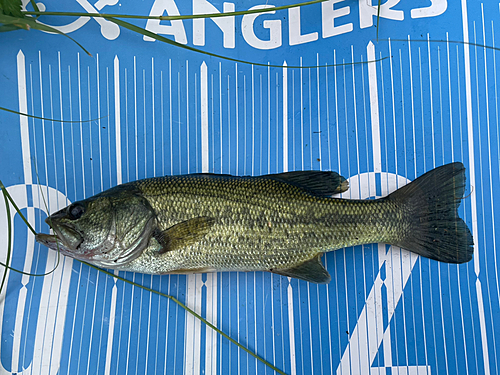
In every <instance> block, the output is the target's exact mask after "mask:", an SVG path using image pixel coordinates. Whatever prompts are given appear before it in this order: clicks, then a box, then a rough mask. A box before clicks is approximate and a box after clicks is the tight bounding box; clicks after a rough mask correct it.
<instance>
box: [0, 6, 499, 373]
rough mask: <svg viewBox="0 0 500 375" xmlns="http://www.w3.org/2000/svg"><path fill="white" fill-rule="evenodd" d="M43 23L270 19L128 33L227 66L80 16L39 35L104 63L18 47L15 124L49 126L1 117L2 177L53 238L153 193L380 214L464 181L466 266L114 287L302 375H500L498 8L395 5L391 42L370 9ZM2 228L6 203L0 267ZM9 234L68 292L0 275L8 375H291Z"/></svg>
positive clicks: (154, 11)
mask: <svg viewBox="0 0 500 375" xmlns="http://www.w3.org/2000/svg"><path fill="white" fill-rule="evenodd" d="M26 3H27V2H26ZM38 4H39V7H40V9H41V10H43V11H46V12H48V11H72V12H80V13H99V12H100V13H110V14H139V15H170V16H173V15H190V14H204V13H220V12H233V11H242V10H249V9H261V10H264V11H265V13H253V14H246V15H237V16H226V17H222V18H211V19H206V20H204V19H196V20H193V19H176V20H172V21H159V20H128V21H129V22H132V23H134V24H135V25H137V26H139V27H141V28H146V29H147V30H149V31H150V32H152V33H157V34H159V35H161V36H163V37H165V38H168V39H169V40H173V41H175V42H177V43H179V44H181V45H184V46H188V47H190V48H194V49H198V50H201V51H205V52H209V53H210V54H211V55H209V54H204V53H200V52H198V51H196V50H192V49H191V50H188V49H184V48H181V47H179V46H175V45H170V44H167V43H162V42H160V41H154V40H151V39H150V38H147V37H143V36H141V35H138V34H135V33H133V32H131V31H129V30H126V29H125V28H123V27H120V26H117V25H116V24H114V23H112V22H111V21H109V20H106V19H103V18H90V17H84V16H83V15H82V16H80V17H76V16H75V17H72V18H62V17H61V18H59V17H56V16H48V15H46V16H42V17H40V19H39V20H40V22H44V23H46V24H48V25H51V26H55V27H57V28H59V30H61V31H63V32H65V33H67V34H68V35H69V36H71V37H72V38H74V39H75V40H77V41H78V42H79V43H81V44H82V45H83V46H84V47H85V48H86V49H87V50H88V51H89V52H90V53H91V54H92V56H88V55H87V54H86V53H85V52H84V51H83V50H82V49H80V48H79V47H78V46H77V45H76V44H75V43H73V42H72V41H71V40H69V39H68V38H65V37H64V36H61V35H54V34H48V33H43V32H39V31H35V30H31V31H15V32H8V33H2V34H1V35H0V36H1V38H0V50H1V51H2V53H1V56H0V62H1V63H0V84H1V87H2V95H1V97H0V106H2V107H6V108H9V109H12V110H14V111H18V112H22V113H27V114H30V115H34V116H38V118H33V117H26V116H20V115H19V114H13V113H9V112H5V111H0V139H1V140H2V145H1V146H0V178H1V180H2V182H3V183H4V184H5V186H6V187H7V190H8V191H9V193H10V194H11V195H12V197H13V198H14V200H15V201H16V202H17V204H18V206H19V207H20V208H21V210H22V212H23V213H24V215H25V216H26V217H27V219H28V220H29V222H30V223H32V225H33V226H34V228H35V230H37V231H39V232H44V233H48V231H49V228H48V226H47V225H46V224H45V223H44V219H45V218H46V217H47V214H48V213H51V212H55V211H56V210H58V209H61V208H62V207H64V206H66V205H68V204H69V203H70V202H73V201H76V200H80V199H83V198H86V197H90V196H92V195H94V194H97V193H99V192H101V191H103V190H105V189H108V188H110V187H113V186H116V185H118V184H120V183H125V182H128V181H134V180H137V179H141V178H146V177H153V176H162V175H177V174H186V173H198V172H211V173H225V174H233V175H261V174H268V173H276V172H283V171H294V170H310V169H314V170H333V171H338V172H339V173H340V174H342V175H343V176H345V177H346V178H348V179H349V182H350V189H349V190H348V191H347V192H345V193H343V194H342V197H344V198H352V199H370V198H371V199H373V198H377V197H382V196H385V195H387V194H388V193H390V192H392V191H394V190H396V189H397V188H398V187H400V186H403V185H404V184H406V183H408V182H409V181H411V180H413V179H415V178H416V177H418V176H420V175H422V174H423V173H425V172H426V171H428V170H430V169H432V168H434V167H437V166H440V165H443V164H446V163H449V162H452V161H461V162H463V163H464V165H465V166H466V168H467V190H466V195H467V197H466V198H465V199H464V200H463V201H462V204H461V206H460V208H459V213H460V216H461V217H462V218H463V219H464V220H465V222H466V223H467V225H468V226H469V228H470V229H471V232H472V234H473V236H474V243H475V252H474V258H473V260H472V261H471V262H469V263H467V264H463V265H449V264H440V263H438V262H435V261H431V260H428V259H425V258H419V257H418V256H416V255H415V254H411V253H409V252H408V251H406V250H402V249H399V248H396V247H391V246H388V245H384V244H372V245H366V246H356V247H354V248H345V249H340V250H337V251H334V252H330V253H327V254H326V255H325V256H324V257H323V262H324V264H325V266H326V268H327V270H328V271H329V273H330V274H331V276H332V281H331V282H330V283H329V284H328V285H316V284H310V283H307V282H304V281H298V280H295V279H288V278H286V277H282V276H279V275H276V274H270V273H265V272H249V273H237V272H223V273H213V274H194V275H170V276H162V277H160V276H149V275H142V274H133V273H125V272H120V273H116V275H119V276H122V277H125V278H126V279H129V280H132V281H134V282H136V283H139V284H141V285H144V286H146V287H148V288H152V289H154V290H157V291H161V292H163V293H166V294H169V295H171V296H173V297H175V298H177V299H179V300H180V301H181V302H183V303H185V304H186V305H187V306H189V307H190V308H192V309H193V310H195V311H196V312H198V313H199V314H201V315H202V316H203V317H205V318H206V319H207V320H208V321H210V322H212V323H214V324H215V325H216V326H217V327H218V328H220V329H221V330H222V331H223V332H225V333H227V334H228V335H229V336H231V337H232V338H234V339H235V340H237V341H238V342H239V343H241V344H242V345H243V346H245V347H248V348H249V350H250V351H252V352H255V353H256V354H257V355H258V356H260V357H262V358H264V359H265V360H267V361H269V362H270V363H272V364H274V365H275V366H276V367H277V368H278V369H280V370H282V371H284V372H285V373H287V374H342V375H346V374H389V373H390V374H418V375H420V374H499V360H500V324H498V322H499V321H500V287H499V275H498V264H499V262H500V256H499V255H498V253H497V248H496V239H497V237H498V233H497V232H496V231H495V229H494V228H495V222H496V221H497V220H500V218H497V216H496V215H498V214H500V202H499V199H498V198H494V194H493V193H494V188H495V187H498V186H499V184H500V163H499V160H500V148H499V145H500V130H499V116H500V112H499V104H500V97H499V95H498V85H499V84H500V77H497V70H498V68H497V62H496V60H497V59H500V54H499V53H498V51H497V50H496V49H495V46H496V44H498V40H500V35H499V33H498V31H497V30H496V29H497V28H498V23H499V22H500V8H499V6H498V4H494V2H492V1H490V2H488V1H485V2H480V1H466V0H461V1H454V2H452V1H447V0H432V1H431V0H415V1H399V0H387V1H386V2H384V4H382V7H381V10H380V19H379V21H378V26H377V7H376V5H377V1H375V0H359V1H355V0H329V1H324V2H322V3H315V4H312V5H307V6H300V7H294V8H290V9H282V10H276V9H274V8H276V7H278V6H283V5H288V4H292V2H290V1H281V0H279V1H275V2H272V3H269V2H264V1H258V0H257V1H254V0H251V1H248V0H247V1H240V0H234V1H228V2H221V1H207V0H190V1H181V0H156V1H153V0H146V1H142V2H127V3H125V2H123V3H119V2H118V0H99V1H97V2H96V3H91V2H88V1H87V0H77V1H67V2H58V1H54V0H47V1H44V2H43V3H41V2H40V3H38ZM28 8H29V6H28ZM377 30H378V35H377ZM223 57H225V58H223ZM499 63H500V61H499ZM42 118H43V119H42ZM55 120H64V121H66V122H60V121H55ZM7 215H8V214H7V211H6V206H5V202H4V200H3V199H0V227H1V228H3V230H2V231H1V232H0V261H1V262H5V260H6V258H7V248H8V239H9V238H8V233H7V230H6V228H7V226H8V220H7V218H8V216H7ZM10 218H11V219H12V225H13V227H12V228H13V236H12V240H13V253H12V259H11V266H12V267H13V268H16V269H18V270H23V271H24V272H28V273H34V274H44V273H47V272H49V271H51V270H53V269H54V268H55V271H54V272H52V273H50V274H48V275H46V276H43V277H34V276H28V275H21V274H19V273H16V272H13V271H5V270H3V269H2V271H1V272H0V274H2V275H3V273H4V272H7V275H6V287H5V288H4V290H3V291H2V295H1V296H0V335H1V340H0V374H10V373H16V374H61V375H62V374H144V373H147V374H174V373H175V374H180V373H183V374H236V373H241V374H247V373H248V374H272V373H274V371H273V370H272V369H271V368H269V367H267V366H265V365H264V364H263V363H261V362H258V361H257V360H256V359H255V358H253V357H252V356H250V355H248V354H247V353H246V352H244V351H243V350H241V349H239V348H238V347H237V346H236V345H234V344H232V343H230V342H229V341H228V340H226V339H225V338H223V337H222V336H220V335H218V334H217V333H216V332H214V331H213V330H212V329H210V328H208V327H207V326H206V325H205V324H203V323H201V322H200V321H199V320H198V319H196V318H194V317H193V316H191V315H190V314H188V313H187V312H186V311H184V310H183V309H182V308H180V307H178V306H177V305H176V304H175V303H173V302H172V301H170V300H168V299H166V298H163V297H160V296H158V295H157V294H154V293H151V292H148V291H145V290H142V289H139V288H136V287H133V286H131V285H129V284H127V283H124V282H123V281H121V280H119V279H117V278H113V277H111V276H107V275H105V274H102V273H100V272H98V271H96V270H94V269H92V268H89V267H87V266H86V265H83V264H82V263H80V262H78V261H76V260H73V259H71V258H67V257H64V256H61V257H60V258H58V256H57V253H56V252H53V251H51V250H48V249H46V248H45V247H43V246H40V245H39V244H37V243H36V242H35V240H34V236H33V235H32V234H31V232H29V230H28V229H27V228H26V225H25V224H24V223H23V221H22V220H21V218H20V217H19V215H17V214H15V212H14V210H13V209H12V208H11V210H10ZM56 265H57V267H56ZM497 340H498V341H499V342H497Z"/></svg>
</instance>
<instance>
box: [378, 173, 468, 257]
mask: <svg viewBox="0 0 500 375" xmlns="http://www.w3.org/2000/svg"><path fill="white" fill-rule="evenodd" d="M464 189H465V167H464V166H463V164H462V163H452V164H447V165H443V166H442V167H438V168H436V169H433V170H431V171H429V172H427V173H425V174H424V175H422V176H420V177H419V178H417V179H416V180H415V181H413V182H411V183H410V184H408V185H406V186H404V187H402V188H401V189H398V190H397V191H395V192H394V193H392V194H390V195H389V196H388V197H387V199H388V200H393V201H399V202H401V203H403V204H404V205H405V206H406V207H407V212H408V213H409V215H408V217H409V219H410V220H411V225H410V229H409V231H408V233H407V235H406V237H405V238H404V239H403V240H401V241H399V243H396V244H395V245H397V246H400V247H402V248H404V249H407V250H410V251H412V252H414V253H416V254H418V255H421V256H424V257H426V258H430V259H435V260H438V261H440V262H446V263H464V262H468V261H469V260H471V259H472V253H473V251H474V246H473V245H474V241H473V238H472V235H471V233H470V231H469V228H467V225H466V224H465V222H464V221H463V220H462V219H460V218H459V217H458V212H457V209H458V206H459V205H460V201H461V199H462V198H463V195H464Z"/></svg>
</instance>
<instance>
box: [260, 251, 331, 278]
mask: <svg viewBox="0 0 500 375" xmlns="http://www.w3.org/2000/svg"><path fill="white" fill-rule="evenodd" d="M321 255H322V254H318V255H316V256H315V257H314V258H312V259H309V260H306V261H305V262H304V263H301V264H299V265H298V266H295V267H292V268H287V269H271V270H269V271H270V272H273V273H277V274H278V275H282V276H289V277H295V278H296V279H301V280H304V281H309V282H310V283H317V284H328V283H329V282H330V280H331V279H332V278H331V277H330V274H329V273H328V271H327V270H326V269H325V267H323V264H322V263H321Z"/></svg>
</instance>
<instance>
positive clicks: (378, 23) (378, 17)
mask: <svg viewBox="0 0 500 375" xmlns="http://www.w3.org/2000/svg"><path fill="white" fill-rule="evenodd" d="M381 4H382V0H378V7H377V41H378V29H379V26H380V22H379V21H380V6H381Z"/></svg>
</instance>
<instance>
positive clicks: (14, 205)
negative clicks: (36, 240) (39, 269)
mask: <svg viewBox="0 0 500 375" xmlns="http://www.w3.org/2000/svg"><path fill="white" fill-rule="evenodd" d="M0 190H2V193H3V195H4V198H7V199H8V200H9V201H10V203H11V204H12V206H13V207H14V209H15V210H16V212H17V214H18V215H19V216H20V217H21V219H22V220H23V221H24V223H25V224H26V225H27V226H28V229H29V230H30V231H31V232H32V233H33V235H35V236H36V234H37V233H36V231H35V230H34V229H33V227H32V226H31V225H30V223H29V222H28V220H27V219H26V217H25V216H24V215H23V213H22V212H21V210H20V209H19V207H18V206H17V204H16V202H14V199H12V196H11V195H10V194H9V192H8V191H7V189H6V188H5V186H4V184H3V183H2V181H0ZM42 196H43V194H42ZM5 204H6V205H7V204H8V202H6V203H5ZM7 215H8V216H7V217H8V218H10V212H9V207H7ZM9 226H10V220H9ZM8 233H9V236H10V233H11V231H10V230H9V232H8ZM9 242H10V241H9ZM7 258H8V257H7ZM8 263H9V262H8V261H7V264H6V263H2V262H0V266H2V267H5V268H8V269H9V270H11V271H14V272H17V273H20V274H23V275H27V276H36V277H39V276H48V275H50V274H51V273H52V272H54V271H55V270H56V269H57V266H58V265H59V259H58V262H57V264H56V266H55V267H54V268H53V269H52V270H51V271H49V272H46V273H41V274H36V273H29V272H24V271H20V270H18V269H16V268H13V267H10V266H9V265H8ZM0 293H1V289H0Z"/></svg>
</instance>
